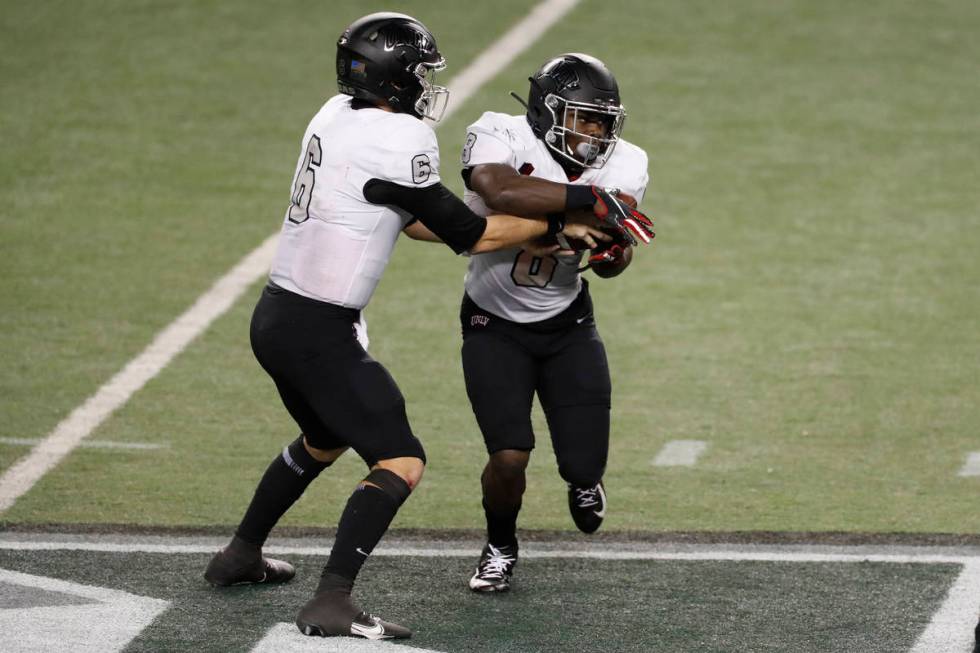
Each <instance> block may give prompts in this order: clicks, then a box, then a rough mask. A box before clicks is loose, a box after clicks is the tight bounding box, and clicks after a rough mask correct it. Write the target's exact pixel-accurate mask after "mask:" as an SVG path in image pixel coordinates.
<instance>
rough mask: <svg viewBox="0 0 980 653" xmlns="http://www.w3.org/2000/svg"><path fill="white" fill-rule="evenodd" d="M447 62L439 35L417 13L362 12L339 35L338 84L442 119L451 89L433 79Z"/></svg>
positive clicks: (357, 94) (372, 98) (360, 94)
mask: <svg viewBox="0 0 980 653" xmlns="http://www.w3.org/2000/svg"><path fill="white" fill-rule="evenodd" d="M445 67H446V60H445V59H444V58H443V57H442V55H441V54H440V53H439V49H438V48H437V47H436V39H435V37H434V36H432V32H430V31H429V30H428V29H427V28H426V27H425V25H423V24H422V23H420V22H419V21H417V20H415V19H414V18H412V17H411V16H406V15H405V14H398V13H394V12H380V13H376V14H370V15H368V16H364V17H363V18H359V19H358V20H355V21H354V22H353V23H351V25H350V27H348V28H347V29H346V30H344V33H343V34H341V36H340V39H339V40H338V41H337V86H338V88H339V89H340V92H341V93H345V94H347V95H352V96H354V97H355V98H360V99H362V100H369V101H372V102H373V101H377V100H384V101H385V102H387V103H388V104H389V105H390V106H391V108H392V109H394V110H395V111H397V112H399V113H408V114H411V115H413V116H415V117H416V118H429V119H430V120H439V119H440V118H441V117H442V114H443V112H445V110H446V104H447V102H448V100H449V91H448V90H447V89H446V88H445V87H444V86H436V85H435V84H434V83H433V82H434V80H435V74H436V73H437V72H438V71H440V70H443V69H444V68H445Z"/></svg>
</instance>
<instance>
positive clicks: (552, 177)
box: [462, 111, 649, 322]
mask: <svg viewBox="0 0 980 653" xmlns="http://www.w3.org/2000/svg"><path fill="white" fill-rule="evenodd" d="M462 161H463V166H464V167H467V168H469V167H473V166H477V165H480V164H481V163H503V164H506V165H509V166H511V167H513V168H514V169H515V170H517V171H519V172H520V173H521V174H523V175H530V176H532V177H540V178H542V179H547V180H549V181H556V182H559V183H566V184H567V183H576V184H584V185H588V186H604V187H614V188H619V189H620V190H622V191H623V192H624V193H628V194H630V195H632V196H633V197H635V198H636V200H637V202H640V201H642V200H643V194H644V193H645V192H646V188H647V183H648V182H649V175H648V174H647V154H646V152H644V151H643V150H642V149H641V148H639V147H637V146H636V145H633V144H632V143H629V142H627V141H625V140H623V139H619V142H618V143H617V144H616V149H615V150H613V153H612V156H610V157H609V159H608V160H607V161H606V164H605V165H604V166H603V167H602V168H600V169H598V170H595V169H586V170H585V171H584V172H583V173H582V176H581V177H579V178H578V179H576V180H575V181H574V182H569V180H568V177H567V176H566V174H565V171H564V170H563V169H562V167H561V166H560V165H559V164H558V162H557V161H555V160H554V158H552V156H551V153H550V150H549V149H548V148H547V146H545V144H544V143H542V142H541V140H540V139H538V138H537V137H536V136H535V135H534V132H532V131H531V126H530V125H529V124H528V123H527V118H525V116H524V115H518V116H511V115H507V114H503V113H495V112H492V111H488V112H486V113H484V114H483V115H482V116H480V119H479V120H478V121H476V122H475V123H473V124H472V125H470V127H469V129H468V130H467V134H466V142H465V144H464V145H463V155H462ZM463 199H464V201H465V202H466V204H467V206H469V207H470V208H471V209H472V210H473V211H474V212H475V213H478V214H479V215H484V216H485V215H487V214H488V213H489V209H488V208H487V206H486V204H484V203H483V200H482V199H481V198H480V196H479V195H477V194H476V193H475V192H473V191H471V190H469V189H467V191H466V193H465V195H464V196H463ZM582 256H583V253H582V252H579V253H577V254H575V255H570V256H549V257H546V258H539V257H536V256H531V254H529V253H528V252H525V251H524V250H522V249H505V250H500V251H496V252H488V253H486V254H478V255H475V256H472V257H470V264H469V270H468V271H467V273H466V281H465V287H466V293H467V294H468V295H469V296H470V298H472V299H473V301H474V302H476V303H477V305H478V306H480V307H481V308H483V309H485V310H487V311H490V312H491V313H493V314H495V315H499V316H500V317H503V318H506V319H508V320H511V321H513V322H539V321H541V320H546V319H548V318H549V317H553V316H555V315H557V314H559V313H561V312H562V311H563V310H565V309H566V308H568V306H569V304H571V303H572V301H574V300H575V297H576V296H577V295H578V293H579V291H580V290H581V288H582V280H581V277H580V275H579V272H578V269H579V266H580V263H581V260H582Z"/></svg>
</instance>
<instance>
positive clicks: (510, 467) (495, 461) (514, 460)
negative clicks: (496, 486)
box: [488, 449, 531, 482]
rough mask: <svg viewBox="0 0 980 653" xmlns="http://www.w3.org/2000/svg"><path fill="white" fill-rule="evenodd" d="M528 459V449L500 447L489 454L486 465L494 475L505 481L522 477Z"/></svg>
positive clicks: (529, 453)
mask: <svg viewBox="0 0 980 653" xmlns="http://www.w3.org/2000/svg"><path fill="white" fill-rule="evenodd" d="M530 459H531V452H530V451H521V450H519V449H502V450H500V451H495V452H494V453H492V454H491V455H490V462H489V463H488V467H489V468H490V472H491V473H492V474H493V475H494V476H496V477H497V478H499V479H501V480H503V481H505V482H506V481H510V480H516V479H519V478H521V477H523V476H524V470H526V469H527V463H528V461H529V460H530Z"/></svg>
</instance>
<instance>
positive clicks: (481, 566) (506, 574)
mask: <svg viewBox="0 0 980 653" xmlns="http://www.w3.org/2000/svg"><path fill="white" fill-rule="evenodd" d="M515 566H517V545H516V544H514V545H511V546H499V547H497V546H494V545H492V544H490V543H489V542H487V545H486V546H484V547H483V552H482V553H481V554H480V562H479V563H478V564H477V566H476V573H475V574H473V577H472V578H470V589H471V590H473V591H474V592H506V591H507V590H509V589H510V578H511V576H513V575H514V567H515Z"/></svg>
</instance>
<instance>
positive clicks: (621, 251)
mask: <svg viewBox="0 0 980 653" xmlns="http://www.w3.org/2000/svg"><path fill="white" fill-rule="evenodd" d="M626 247H629V245H626V246H623V245H620V244H619V243H613V244H612V245H610V246H609V247H606V248H599V249H596V250H593V252H592V254H591V255H590V256H589V265H595V264H597V263H599V264H601V263H617V262H619V261H622V260H623V257H624V256H625V255H626Z"/></svg>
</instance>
